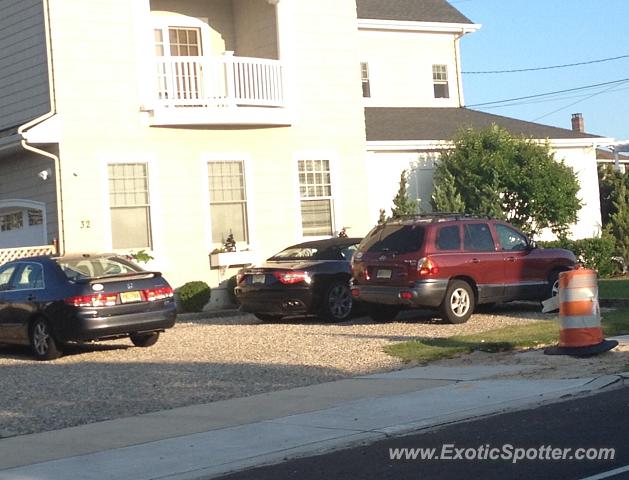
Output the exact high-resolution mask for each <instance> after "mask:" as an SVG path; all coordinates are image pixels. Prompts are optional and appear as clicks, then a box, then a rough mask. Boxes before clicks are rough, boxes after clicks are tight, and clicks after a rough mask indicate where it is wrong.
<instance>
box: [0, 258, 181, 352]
mask: <svg viewBox="0 0 629 480" xmlns="http://www.w3.org/2000/svg"><path fill="white" fill-rule="evenodd" d="M175 318H176V309H175V301H174V298H173V290H172V288H171V287H170V285H169V284H168V282H167V281H166V279H164V278H163V277H162V275H161V273H159V272H149V271H146V270H143V269H142V268H140V267H139V266H138V265H135V264H134V263H132V262H130V261H128V260H126V259H125V258H122V257H119V256H116V255H114V254H101V255H93V254H82V255H68V256H63V257H45V256H42V257H29V258H23V259H20V260H14V261H11V262H8V263H5V264H4V265H2V266H0V343H11V344H18V345H20V344H21V345H30V346H31V348H32V350H33V354H34V355H35V357H36V358H37V359H39V360H51V359H53V358H56V357H58V356H60V355H61V354H62V352H63V347H64V345H65V344H66V343H68V342H84V341H92V340H103V339H110V338H120V337H130V338H131V341H132V342H133V344H134V345H136V346H139V347H148V346H151V345H153V344H154V343H155V342H156V341H157V339H158V337H159V332H161V331H163V330H165V329H166V328H170V327H172V326H173V325H174V323H175Z"/></svg>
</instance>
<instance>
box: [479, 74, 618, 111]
mask: <svg viewBox="0 0 629 480" xmlns="http://www.w3.org/2000/svg"><path fill="white" fill-rule="evenodd" d="M628 81H629V78H622V79H620V80H614V81H612V82H603V83H595V84H592V85H585V86H583V87H576V88H568V89H565V90H557V91H555V92H547V93H538V94H536V95H527V96H524V97H516V98H506V99H504V100H495V101H493V102H483V103H475V104H473V105H467V106H468V107H482V106H485V105H496V104H499V103H507V102H514V101H517V100H527V99H530V98H539V97H547V96H550V95H557V94H559V93H568V92H576V91H579V90H586V89H588V88H595V87H604V86H606V85H616V84H619V83H625V82H628Z"/></svg>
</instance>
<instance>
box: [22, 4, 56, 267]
mask: <svg viewBox="0 0 629 480" xmlns="http://www.w3.org/2000/svg"><path fill="white" fill-rule="evenodd" d="M43 9H44V33H45V38H46V53H47V62H48V90H49V92H50V111H49V112H48V113H46V114H44V115H42V116H40V117H37V118H35V119H34V120H31V121H30V122H27V123H25V124H24V125H22V126H20V127H19V128H18V129H17V134H18V138H20V143H21V145H22V148H23V149H24V150H27V151H30V152H33V153H35V154H37V155H41V156H44V157H47V158H49V159H51V160H52V161H53V163H54V172H55V192H56V197H57V225H58V232H57V237H58V238H57V240H58V245H59V247H58V250H59V251H58V252H57V253H58V254H60V255H63V253H64V252H65V235H64V221H63V193H62V189H61V165H60V161H59V156H58V155H55V154H53V153H50V152H47V151H46V150H41V149H39V148H36V147H34V146H32V145H29V144H28V143H27V142H26V137H25V136H24V132H25V131H26V130H28V129H29V128H31V127H34V126H35V125H38V124H40V123H42V122H44V121H46V120H48V119H49V118H51V117H52V116H54V115H55V113H56V111H57V104H56V96H55V82H54V69H53V61H52V40H51V34H50V9H49V4H48V0H43Z"/></svg>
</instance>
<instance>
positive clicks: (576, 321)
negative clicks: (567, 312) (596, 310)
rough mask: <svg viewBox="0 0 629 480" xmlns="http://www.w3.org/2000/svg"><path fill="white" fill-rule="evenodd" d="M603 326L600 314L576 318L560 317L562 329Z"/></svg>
mask: <svg viewBox="0 0 629 480" xmlns="http://www.w3.org/2000/svg"><path fill="white" fill-rule="evenodd" d="M600 326H601V318H600V316H599V315H598V314H596V315H587V316H575V317H564V316H561V317H559V327H560V328H595V327H600Z"/></svg>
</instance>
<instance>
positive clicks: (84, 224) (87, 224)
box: [81, 220, 91, 229]
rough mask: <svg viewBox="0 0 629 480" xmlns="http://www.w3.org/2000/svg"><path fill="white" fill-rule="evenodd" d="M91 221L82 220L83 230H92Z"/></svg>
mask: <svg viewBox="0 0 629 480" xmlns="http://www.w3.org/2000/svg"><path fill="white" fill-rule="evenodd" d="M90 227H91V225H90V221H89V220H81V228H83V229H85V228H90Z"/></svg>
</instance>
